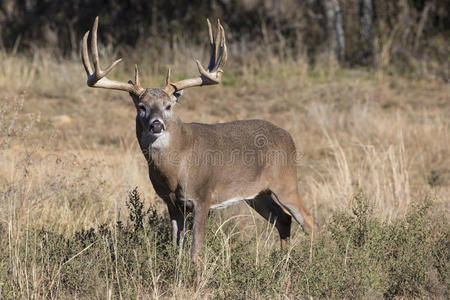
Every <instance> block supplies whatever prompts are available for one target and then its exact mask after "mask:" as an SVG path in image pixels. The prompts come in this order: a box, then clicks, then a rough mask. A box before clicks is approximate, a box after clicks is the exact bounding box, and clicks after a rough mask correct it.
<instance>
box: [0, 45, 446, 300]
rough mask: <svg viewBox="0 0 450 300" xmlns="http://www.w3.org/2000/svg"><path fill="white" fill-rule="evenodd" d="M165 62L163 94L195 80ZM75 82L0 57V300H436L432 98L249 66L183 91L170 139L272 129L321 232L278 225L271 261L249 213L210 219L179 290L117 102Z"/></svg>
mask: <svg viewBox="0 0 450 300" xmlns="http://www.w3.org/2000/svg"><path fill="white" fill-rule="evenodd" d="M106 50H107V49H106ZM188 52H189V55H192V56H193V57H202V56H204V55H203V53H202V52H201V51H196V50H192V49H190V50H189V51H188ZM103 55H104V56H103V57H105V53H103ZM154 55H155V54H152V55H149V57H154ZM110 56H112V54H111V53H108V51H106V57H109V59H112V58H113V57H110ZM166 56H167V57H166ZM172 59H173V53H172V54H171V55H169V54H163V57H161V58H160V59H159V60H158V61H156V60H155V61H156V62H155V61H152V60H151V59H150V58H147V59H145V58H142V57H137V56H136V57H134V56H132V57H129V58H127V59H125V63H122V65H121V66H120V67H119V68H118V72H116V73H114V74H113V75H111V76H110V77H113V78H116V79H120V80H128V79H130V78H131V76H132V70H131V68H132V66H133V64H134V63H135V62H137V61H139V62H140V69H141V73H142V79H141V81H142V83H143V85H144V86H162V84H163V80H164V74H165V70H166V67H167V66H169V65H170V64H169V63H168V62H169V61H171V60H172ZM106 60H108V59H106V58H105V59H104V63H103V65H106ZM174 61H175V68H174V69H173V73H174V75H175V76H176V77H177V76H178V77H179V78H182V77H183V76H186V74H196V70H195V64H194V63H193V62H192V60H191V59H190V58H189V59H188V60H186V59H185V57H180V56H175V60H174ZM186 61H187V62H189V63H186ZM84 76H85V74H84V70H83V69H82V65H81V62H79V60H67V59H58V58H55V57H54V56H52V55H51V54H46V53H45V52H44V51H42V52H41V53H40V54H38V55H36V56H35V57H33V58H29V57H24V56H20V55H10V54H7V53H0V87H1V89H0V91H1V92H0V99H1V100H0V298H4V299H11V298H34V299H41V298H77V299H93V298H100V299H103V298H108V299H109V298H119V299H122V298H123V299H128V298H144V299H146V298H181V299H183V298H186V297H188V298H201V299H205V298H212V299H216V298H219V299H236V298H258V299H266V298H277V299H281V298H292V299H302V298H310V297H314V298H362V297H367V298H382V297H386V298H403V297H404V298H414V297H426V298H427V297H430V298H447V297H448V296H449V291H448V286H449V267H450V265H449V261H450V254H449V248H450V238H449V230H448V228H449V224H448V221H449V220H448V212H449V204H450V87H449V85H448V83H444V82H442V81H439V80H433V79H423V78H417V77H413V76H408V74H404V75H398V74H395V75H393V74H389V73H388V72H382V71H377V72H372V71H366V70H355V69H352V70H350V69H343V68H340V67H337V66H336V65H335V64H333V63H330V62H328V63H323V64H319V65H318V66H316V67H315V68H311V67H309V66H308V64H307V63H306V62H305V61H303V60H301V59H296V60H283V61H280V60H279V59H276V58H269V59H265V60H257V59H251V58H250V59H249V60H248V61H246V62H245V63H243V64H241V65H237V64H236V65H233V64H231V65H229V66H228V68H227V70H226V73H225V75H224V84H223V85H222V86H218V87H209V88H197V89H192V90H189V91H187V92H186V93H185V94H184V96H183V98H182V100H181V101H180V104H179V105H177V108H176V111H177V113H178V114H179V115H180V117H181V118H182V119H183V120H184V121H185V122H205V123H214V122H225V121H231V120H236V119H250V118H259V119H265V120H268V121H271V122H273V123H275V124H276V125H279V126H281V127H283V128H285V129H287V130H288V131H289V132H290V133H291V134H292V136H293V138H294V140H295V143H296V146H297V150H298V151H299V152H300V153H301V154H302V157H301V160H300V162H299V165H298V185H299V188H300V191H301V198H302V199H303V201H304V203H306V206H307V207H308V209H309V210H310V211H311V212H312V213H313V214H314V216H315V217H316V219H317V221H318V223H319V224H320V225H321V229H320V235H319V237H317V238H316V239H315V241H314V242H312V243H311V241H310V239H309V237H308V236H305V235H304V234H303V233H302V232H301V230H300V228H299V227H298V226H294V227H293V230H292V233H293V237H292V238H291V242H290V246H289V248H288V249H287V250H286V251H279V249H278V234H277V233H276V230H274V228H273V227H272V226H271V225H270V224H268V223H266V222H265V221H264V220H262V219H260V217H259V216H257V215H256V214H255V213H254V212H253V211H252V209H251V208H249V207H247V206H245V205H242V206H239V207H233V208H229V209H227V210H224V211H221V212H215V213H213V214H211V217H210V220H209V223H208V228H209V231H208V237H207V242H206V245H205V247H204V249H203V254H202V271H201V273H200V274H195V270H194V268H193V266H192V265H191V264H190V262H189V245H190V243H189V242H187V243H186V247H184V249H173V248H172V246H171V245H170V243H169V240H170V237H169V222H168V221H167V220H166V219H165V216H167V212H166V207H165V205H164V204H163V203H162V201H161V200H160V199H158V198H157V197H156V195H155V193H154V191H153V189H152V186H151V184H150V182H149V180H148V175H147V168H146V162H145V159H144V157H143V156H142V154H141V153H140V150H139V147H138V144H137V141H136V137H135V129H134V117H135V109H134V107H133V105H132V103H131V101H130V99H129V96H128V95H126V93H121V92H114V91H104V90H97V89H90V88H88V87H87V86H86V85H85V77H84ZM135 187H138V188H137V190H136V189H135ZM189 238H190V236H189V234H188V239H189ZM196 276H199V278H200V279H199V281H198V283H197V284H194V282H195V280H194V278H195V277H196Z"/></svg>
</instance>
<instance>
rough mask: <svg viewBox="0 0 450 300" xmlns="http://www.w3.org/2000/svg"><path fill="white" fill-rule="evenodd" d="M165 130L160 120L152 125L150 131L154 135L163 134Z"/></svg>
mask: <svg viewBox="0 0 450 300" xmlns="http://www.w3.org/2000/svg"><path fill="white" fill-rule="evenodd" d="M163 130H164V124H163V123H162V122H161V121H160V120H155V121H153V122H152V123H151V125H150V131H151V132H153V133H161V131H163Z"/></svg>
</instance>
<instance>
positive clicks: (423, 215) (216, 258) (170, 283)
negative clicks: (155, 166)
mask: <svg viewBox="0 0 450 300" xmlns="http://www.w3.org/2000/svg"><path fill="white" fill-rule="evenodd" d="M127 207H128V209H129V212H130V215H129V218H128V222H127V223H126V224H123V223H121V222H117V223H116V224H115V225H107V224H104V225H101V226H99V227H98V228H96V229H94V228H90V229H87V230H81V231H79V232H77V233H75V234H74V235H71V236H65V235H61V234H55V233H52V232H49V231H47V230H45V229H39V230H31V231H30V233H29V236H30V237H32V238H30V239H29V241H28V250H27V249H26V248H23V247H22V248H20V249H17V250H16V252H17V253H16V255H17V256H18V258H19V260H24V259H25V258H26V255H31V254H30V253H33V258H32V260H31V262H30V260H28V261H29V262H30V263H28V264H25V265H16V268H21V269H20V270H13V272H12V273H13V275H11V270H9V271H6V272H5V270H8V268H5V263H6V264H9V263H10V262H11V257H10V256H9V255H8V252H7V250H6V249H7V247H3V248H2V249H4V250H1V252H0V258H1V267H2V271H1V272H0V282H5V283H6V284H5V285H4V286H3V288H2V296H4V297H5V298H12V297H14V298H16V297H20V296H25V295H28V294H27V292H26V291H25V287H24V286H23V285H20V284H18V282H20V280H17V277H15V276H20V273H21V272H23V271H25V270H27V272H28V273H29V274H31V273H32V272H33V270H34V272H36V270H38V271H39V272H42V278H41V279H40V281H39V282H36V281H35V280H33V278H32V276H30V277H28V278H27V280H28V284H29V288H31V289H35V290H36V292H35V293H36V294H37V295H38V296H40V297H42V298H49V297H55V296H56V297H68V296H73V297H75V296H76V297H83V298H92V297H96V296H98V294H99V293H100V294H101V293H103V294H107V293H112V294H113V295H115V296H117V297H124V298H136V297H140V296H145V295H147V296H148V295H153V296H155V295H156V296H157V295H164V297H170V296H173V297H176V296H177V295H178V296H179V293H180V290H185V291H186V293H187V294H188V295H192V294H193V293H195V292H196V291H199V289H200V292H201V293H203V294H205V295H211V296H212V297H213V298H218V299H230V298H231V299H242V298H276V297H279V296H280V295H285V296H287V297H292V298H307V297H309V296H312V297H318V298H363V297H384V298H395V297H407V298H413V297H434V296H440V297H446V296H448V290H447V287H448V283H449V282H448V280H449V279H448V278H449V261H450V255H449V248H450V247H449V232H448V222H447V220H446V218H445V216H442V217H439V216H432V215H431V213H430V212H431V209H430V208H431V207H432V204H431V202H430V201H429V200H428V201H425V202H424V203H423V204H421V205H416V206H415V207H414V208H413V209H411V210H410V212H409V213H408V214H407V215H406V216H405V217H404V218H401V219H398V220H396V221H393V222H391V223H389V222H382V221H379V220H377V219H376V218H375V217H374V216H373V214H372V210H371V207H370V205H369V204H368V202H367V200H366V199H365V197H364V195H363V194H359V195H357V196H355V198H354V204H353V209H352V214H345V213H336V214H335V215H334V216H333V218H332V220H331V221H330V222H329V224H327V225H326V226H325V228H324V229H323V230H322V232H321V234H320V236H319V237H318V238H317V240H316V241H315V242H314V243H313V244H312V245H311V244H310V242H309V240H308V237H305V236H303V235H301V236H298V237H296V239H299V241H300V244H299V246H298V247H294V249H292V250H285V251H279V250H273V251H270V252H267V253H261V252H259V251H258V250H257V249H258V248H257V247H255V239H250V240H244V239H243V238H242V236H240V235H236V234H234V235H233V234H232V232H233V227H234V225H232V224H231V222H229V223H228V224H225V225H224V226H222V225H223V224H217V223H215V222H214V220H211V219H210V220H209V225H208V232H207V238H206V243H205V246H204V249H203V250H204V256H203V264H204V266H203V267H204V268H203V271H202V272H201V274H196V271H195V268H194V267H193V265H192V264H191V262H190V258H189V251H181V252H179V251H178V249H176V248H174V247H173V246H172V244H171V237H170V228H169V222H168V221H167V220H166V219H165V218H163V217H161V216H159V215H158V214H157V212H156V210H155V209H154V208H152V207H151V208H149V209H147V210H145V209H144V205H143V201H142V200H141V195H140V194H139V192H138V191H137V189H135V190H133V191H132V192H131V193H130V195H129V199H128V202H127ZM218 226H222V227H221V230H222V231H223V232H225V234H226V235H227V234H228V235H227V236H228V238H229V240H228V245H230V247H229V249H228V250H224V249H225V248H226V247H225V246H226V245H225V243H224V241H223V239H222V238H221V237H220V236H219V235H218V234H216V232H217V231H218ZM187 239H188V241H187V242H186V245H185V247H184V248H188V247H189V245H190V242H189V240H190V239H191V236H190V235H189V233H188V236H187ZM29 249H36V250H37V251H34V252H33V251H30V250H29ZM185 250H187V249H185ZM27 251H28V254H27ZM227 251H228V252H227ZM227 255H229V260H228V256H227ZM25 261H26V260H25ZM228 262H229V263H228ZM14 274H16V275H14ZM196 276H197V278H198V276H200V277H201V281H200V285H196V284H195V282H196V280H195V278H196ZM156 296H155V297H156ZM184 296H186V295H184Z"/></svg>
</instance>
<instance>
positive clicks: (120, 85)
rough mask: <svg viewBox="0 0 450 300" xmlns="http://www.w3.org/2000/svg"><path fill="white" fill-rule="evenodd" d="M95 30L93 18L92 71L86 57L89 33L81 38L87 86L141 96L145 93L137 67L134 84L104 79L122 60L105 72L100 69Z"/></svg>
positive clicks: (95, 25)
mask: <svg viewBox="0 0 450 300" xmlns="http://www.w3.org/2000/svg"><path fill="white" fill-rule="evenodd" d="M97 29H98V17H96V18H95V21H94V25H92V35H91V56H92V62H93V64H94V70H92V67H91V63H90V61H89V55H88V46H87V40H88V36H89V31H87V32H86V33H85V34H84V37H83V52H82V60H83V66H84V69H85V70H86V74H87V85H88V86H90V87H94V88H104V89H114V90H120V91H126V92H129V93H132V94H134V95H136V96H141V95H142V94H143V93H144V92H145V89H144V88H142V87H141V85H140V81H139V71H138V68H137V65H135V69H134V74H135V83H132V82H131V80H130V81H129V82H128V83H125V82H119V81H115V80H111V79H108V78H107V77H106V75H108V73H109V72H111V70H112V69H113V68H114V67H115V66H116V65H117V64H118V63H119V62H120V61H121V60H122V59H121V58H119V59H118V60H116V61H114V62H113V63H112V64H111V65H110V66H109V67H107V68H106V70H104V71H102V69H101V67H100V60H99V57H98V48H97Z"/></svg>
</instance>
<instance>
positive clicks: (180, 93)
mask: <svg viewBox="0 0 450 300" xmlns="http://www.w3.org/2000/svg"><path fill="white" fill-rule="evenodd" d="M181 95H183V90H180V91H176V92H174V93H173V94H172V96H170V98H171V99H172V101H174V102H175V103H178V98H180V97H181Z"/></svg>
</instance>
